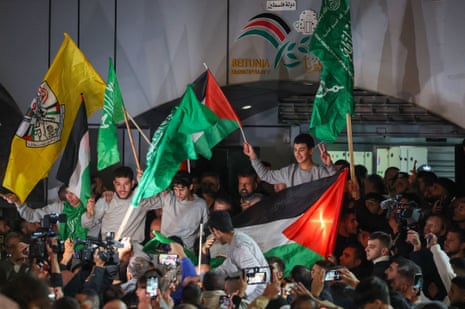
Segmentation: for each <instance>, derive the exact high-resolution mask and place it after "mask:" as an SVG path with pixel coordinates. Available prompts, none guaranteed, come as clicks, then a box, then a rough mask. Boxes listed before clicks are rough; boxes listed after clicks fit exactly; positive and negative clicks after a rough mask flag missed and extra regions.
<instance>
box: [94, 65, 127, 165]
mask: <svg viewBox="0 0 465 309" xmlns="http://www.w3.org/2000/svg"><path fill="white" fill-rule="evenodd" d="M123 104H124V103H123V98H122V96H121V91H120V89H119V84H118V79H117V78H116V73H115V68H114V67H113V60H112V59H111V58H110V64H109V66H108V78H107V86H106V88H105V96H104V99H103V111H102V119H101V122H100V127H99V130H98V141H97V157H98V159H97V160H98V161H97V169H98V170H99V171H101V170H103V169H104V168H107V167H109V166H111V165H113V164H116V163H118V162H119V161H120V155H119V150H118V135H117V130H116V124H117V123H118V122H121V121H123V120H124V107H123Z"/></svg>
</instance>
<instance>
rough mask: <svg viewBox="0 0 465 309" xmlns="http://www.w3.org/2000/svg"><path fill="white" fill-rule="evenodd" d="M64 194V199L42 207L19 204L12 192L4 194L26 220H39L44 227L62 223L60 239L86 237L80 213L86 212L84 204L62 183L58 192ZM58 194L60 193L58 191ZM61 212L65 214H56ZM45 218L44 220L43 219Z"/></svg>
mask: <svg viewBox="0 0 465 309" xmlns="http://www.w3.org/2000/svg"><path fill="white" fill-rule="evenodd" d="M63 191H64V194H65V196H66V201H62V200H57V201H55V202H53V203H51V204H49V205H46V206H44V207H42V208H36V209H34V208H30V207H29V206H28V205H27V204H21V203H20V200H19V198H18V197H17V196H16V195H15V194H14V193H8V194H5V197H4V198H5V200H7V201H8V203H10V204H15V205H16V208H17V210H18V213H19V215H20V216H21V217H22V218H23V219H25V220H26V221H28V222H41V223H44V221H45V225H47V226H44V228H49V227H50V226H51V225H53V224H55V223H63V224H60V226H59V235H60V239H62V240H65V239H67V238H68V237H71V238H72V239H73V240H76V239H78V238H80V239H86V236H87V229H85V228H83V227H82V225H81V215H82V214H83V213H85V212H86V208H85V206H84V205H83V204H82V202H81V200H80V199H79V197H78V196H77V195H76V194H74V193H73V192H71V191H70V190H68V188H67V187H66V186H65V185H63V186H61V187H60V192H63ZM59 194H60V193H59ZM58 214H63V215H65V216H66V218H65V216H62V215H60V216H58ZM44 219H45V220H44Z"/></svg>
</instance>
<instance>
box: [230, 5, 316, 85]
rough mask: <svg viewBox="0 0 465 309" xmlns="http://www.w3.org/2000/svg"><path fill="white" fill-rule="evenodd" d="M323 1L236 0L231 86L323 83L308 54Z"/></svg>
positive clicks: (232, 13)
mask: <svg viewBox="0 0 465 309" xmlns="http://www.w3.org/2000/svg"><path fill="white" fill-rule="evenodd" d="M320 5H321V1H317V0H313V1H312V0H307V1H298V0H294V1H281V0H263V1H248V0H236V1H231V3H230V28H229V36H230V37H229V59H228V61H229V72H228V74H229V82H230V83H231V84H236V83H245V82H254V81H261V80H302V81H305V80H308V81H317V80H319V73H320V71H321V64H320V62H319V61H318V59H317V58H316V57H315V56H314V55H313V54H311V53H310V52H309V48H308V47H309V43H310V40H311V36H312V34H313V32H314V30H315V27H316V24H317V21H318V12H319V10H320Z"/></svg>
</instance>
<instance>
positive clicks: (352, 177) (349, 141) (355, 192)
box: [346, 113, 360, 200]
mask: <svg viewBox="0 0 465 309" xmlns="http://www.w3.org/2000/svg"><path fill="white" fill-rule="evenodd" d="M346 123H347V144H348V147H349V163H350V180H351V182H352V185H353V188H352V197H353V198H354V199H355V200H358V199H360V189H359V185H358V181H357V176H356V175H355V165H354V144H353V140H352V118H351V117H350V114H349V113H346Z"/></svg>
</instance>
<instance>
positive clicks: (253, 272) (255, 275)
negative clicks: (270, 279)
mask: <svg viewBox="0 0 465 309" xmlns="http://www.w3.org/2000/svg"><path fill="white" fill-rule="evenodd" d="M243 273H244V278H245V280H246V282H247V284H264V283H266V281H267V277H266V276H267V273H269V267H249V268H244V269H243Z"/></svg>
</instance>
